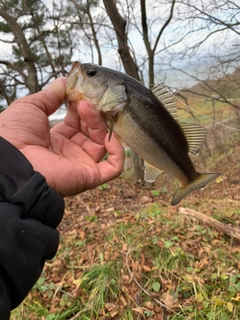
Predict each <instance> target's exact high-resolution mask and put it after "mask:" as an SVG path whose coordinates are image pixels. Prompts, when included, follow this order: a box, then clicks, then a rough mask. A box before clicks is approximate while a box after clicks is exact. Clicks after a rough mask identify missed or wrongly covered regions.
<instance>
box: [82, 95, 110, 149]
mask: <svg viewBox="0 0 240 320" xmlns="http://www.w3.org/2000/svg"><path fill="white" fill-rule="evenodd" d="M77 110H78V114H79V116H80V118H81V131H82V132H84V133H85V134H86V135H87V136H89V137H90V138H91V140H93V141H95V142H97V143H99V144H104V140H105V136H106V133H107V126H106V124H105V121H104V119H103V117H102V116H101V114H100V113H99V112H98V111H95V110H94V109H92V107H91V105H90V104H89V103H88V102H87V101H83V100H82V101H80V102H79V103H78V104H77Z"/></svg>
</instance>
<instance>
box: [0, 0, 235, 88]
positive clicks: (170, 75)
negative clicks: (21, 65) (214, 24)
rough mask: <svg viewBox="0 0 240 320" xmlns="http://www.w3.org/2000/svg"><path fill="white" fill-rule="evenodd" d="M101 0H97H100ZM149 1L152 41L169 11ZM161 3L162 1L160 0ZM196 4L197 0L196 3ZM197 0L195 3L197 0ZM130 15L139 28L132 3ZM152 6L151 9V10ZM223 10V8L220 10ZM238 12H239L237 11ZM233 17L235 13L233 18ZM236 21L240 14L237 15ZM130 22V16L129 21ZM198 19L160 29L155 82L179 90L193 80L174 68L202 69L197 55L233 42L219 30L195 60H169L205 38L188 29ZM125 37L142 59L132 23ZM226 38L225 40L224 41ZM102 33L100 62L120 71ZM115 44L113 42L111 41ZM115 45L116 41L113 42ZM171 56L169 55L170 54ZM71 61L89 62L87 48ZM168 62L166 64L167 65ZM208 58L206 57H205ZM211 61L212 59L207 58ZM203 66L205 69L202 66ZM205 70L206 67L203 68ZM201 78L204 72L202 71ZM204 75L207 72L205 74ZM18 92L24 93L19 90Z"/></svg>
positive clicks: (7, 54)
mask: <svg viewBox="0 0 240 320" xmlns="http://www.w3.org/2000/svg"><path fill="white" fill-rule="evenodd" d="M124 2H125V3H126V2H127V3H128V4H130V3H131V2H132V1H131V0H124ZM195 2H196V1H194V0H193V1H191V3H193V4H194V3H195ZM208 2H210V0H206V1H204V4H207V3H208ZM100 3H101V1H100ZM147 3H148V4H149V7H148V10H147V15H148V18H149V25H148V26H149V29H151V37H152V42H154V36H156V34H157V33H158V32H159V30H160V28H161V27H162V25H163V23H164V22H165V21H166V18H167V16H168V14H169V1H166V4H165V5H163V4H161V6H160V5H158V4H159V3H160V1H158V0H154V1H153V0H149V1H148V2H147ZM161 3H163V1H161ZM196 3H197V2H196ZM198 3H199V2H198ZM222 3H223V1H221V0H220V1H219V6H220V5H221V4H222ZM235 3H239V5H240V0H235ZM132 8H133V9H132V10H133V12H134V16H135V18H136V20H137V21H138V26H139V28H140V29H141V25H140V24H139V18H140V15H139V12H140V11H139V6H137V5H135V6H133V7H132ZM152 8H153V9H154V10H152ZM102 12H103V10H102V9H97V10H95V12H94V15H95V16H98V15H99V14H101V13H102ZM222 12H224V11H222ZM222 12H221V11H219V12H217V13H216V16H217V17H220V18H221V15H224V14H225V15H226V16H227V14H228V12H226V13H222ZM122 14H126V11H123V12H122ZM239 15H240V14H239ZM235 19H238V18H237V15H236V17H235ZM239 20H240V17H239ZM131 21H132V22H133V19H132V20H131ZM200 23H202V21H201V20H194V22H192V23H188V21H187V20H186V21H182V22H175V23H174V24H171V26H170V27H169V28H168V29H167V30H166V31H165V32H164V34H163V37H162V40H161V41H160V43H159V46H158V48H157V51H161V50H162V49H163V48H167V47H168V49H167V50H166V51H165V53H164V52H160V53H159V54H158V55H157V56H156V58H155V73H156V80H157V81H164V82H166V84H167V85H168V86H170V87H172V88H178V89H181V88H182V87H184V86H191V85H192V84H194V81H193V80H192V79H191V78H189V77H188V76H187V75H185V74H183V73H180V72H179V71H176V70H174V68H183V70H184V71H185V72H190V73H194V69H196V67H198V69H199V70H200V71H203V69H204V68H205V67H206V65H207V60H206V59H205V60H204V59H200V57H201V56H203V55H206V54H208V52H209V53H210V51H211V52H213V51H214V50H215V53H217V54H219V52H222V53H223V52H224V51H226V50H227V49H229V47H231V45H232V43H234V41H237V39H238V37H239V36H238V35H237V34H236V33H234V32H229V31H228V32H227V31H225V32H222V33H221V36H220V34H219V33H215V34H213V35H212V36H211V37H209V38H208V39H207V40H206V41H205V42H204V43H203V44H202V45H201V47H200V49H199V50H198V51H197V57H198V60H196V58H194V57H196V56H194V55H193V56H185V57H184V56H182V58H181V57H180V58H179V56H178V58H172V59H171V60H169V56H168V54H171V55H175V56H176V57H177V55H176V54H177V53H178V52H180V51H181V50H183V49H186V48H189V47H191V46H193V45H194V44H196V43H197V42H199V41H201V39H204V37H206V35H207V33H209V31H212V30H210V29H211V27H209V28H210V29H208V28H206V29H203V28H202V29H201V30H200V31H198V32H192V31H193V30H194V29H197V28H200V27H201V24H200ZM129 30H130V31H129V39H130V42H131V45H132V47H133V48H134V54H135V55H136V57H137V60H138V61H139V62H140V63H141V62H142V61H144V60H145V59H146V49H145V46H144V42H143V39H142V35H141V33H140V32H139V30H138V29H137V28H136V26H134V24H132V25H129ZM186 32H188V33H189V36H188V37H187V38H184V39H182V40H181V41H179V40H180V39H181V38H182V37H183V34H184V33H186ZM226 39H227V41H226ZM106 40H107V38H106V35H105V38H104V39H103V40H102V48H103V64H104V65H105V66H107V67H110V68H114V69H120V70H121V71H124V70H123V69H122V68H120V67H119V55H118V53H117V50H116V49H115V48H112V47H111V46H109V45H106V42H105V43H104V44H103V42H104V41H106ZM115 43H116V41H115ZM173 43H176V44H175V46H172V47H171V45H172V44H173ZM226 43H228V46H226ZM116 44H117V43H116ZM172 57H173V56H172ZM0 59H9V60H11V46H10V45H9V44H4V43H1V52H0ZM74 60H81V61H82V62H90V61H92V56H91V51H90V50H89V51H87V49H86V48H85V47H83V46H82V45H80V46H79V49H78V50H76V51H75V53H74V56H73V61H74ZM169 61H170V64H169ZM209 61H210V60H209ZM211 61H212V60H211ZM94 62H97V58H96V54H95V57H94ZM146 65H147V64H145V68H144V69H143V74H144V75H145V79H146V85H148V84H147V72H146ZM205 69H206V68H205ZM207 70H208V68H207ZM202 74H203V77H204V76H205V75H204V72H202ZM206 76H207V74H206ZM22 94H25V92H23V93H22Z"/></svg>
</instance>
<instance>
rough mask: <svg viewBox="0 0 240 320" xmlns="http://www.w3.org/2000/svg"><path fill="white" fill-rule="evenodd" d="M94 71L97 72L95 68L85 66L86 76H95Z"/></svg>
mask: <svg viewBox="0 0 240 320" xmlns="http://www.w3.org/2000/svg"><path fill="white" fill-rule="evenodd" d="M96 73H97V70H96V68H94V67H89V68H87V75H88V76H90V77H93V76H95V74H96Z"/></svg>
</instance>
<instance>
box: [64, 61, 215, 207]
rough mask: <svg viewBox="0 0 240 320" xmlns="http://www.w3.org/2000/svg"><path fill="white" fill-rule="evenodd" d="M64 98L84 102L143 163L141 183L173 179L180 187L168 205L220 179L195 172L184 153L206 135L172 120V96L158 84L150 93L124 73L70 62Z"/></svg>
mask: <svg viewBox="0 0 240 320" xmlns="http://www.w3.org/2000/svg"><path fill="white" fill-rule="evenodd" d="M66 99H67V100H69V101H77V100H81V99H84V100H87V101H89V102H90V103H91V104H92V105H93V106H94V107H95V109H96V110H98V111H100V112H101V113H102V115H103V117H104V119H105V121H106V123H107V126H108V128H109V129H110V134H111V132H112V131H113V132H115V133H116V135H117V136H118V137H119V138H120V140H122V141H123V142H124V143H125V144H127V145H128V146H129V147H130V148H131V149H133V150H134V151H135V152H136V153H137V154H138V155H139V156H140V157H141V158H142V159H143V160H144V163H145V172H144V179H145V180H146V181H148V182H153V181H155V179H156V177H157V176H158V175H159V174H160V173H161V172H162V171H165V172H168V173H170V174H171V175H172V176H174V177H175V178H176V179H177V180H178V181H179V187H178V189H177V191H176V192H175V194H174V196H173V199H172V203H171V204H172V205H176V204H177V203H179V202H180V201H181V200H182V199H183V198H184V197H185V196H186V195H188V194H189V193H191V192H192V191H194V190H198V189H202V188H204V187H205V185H206V184H208V183H209V182H211V181H212V180H214V179H215V178H217V177H218V176H219V173H198V172H197V171H196V170H195V167H194V165H193V163H192V161H191V159H190V157H189V155H188V153H189V152H191V153H193V154H197V153H198V152H199V150H200V149H201V147H202V144H203V141H204V139H205V137H206V133H207V131H206V129H205V128H203V127H201V126H199V125H196V124H188V123H181V122H180V121H179V120H178V119H177V116H176V107H175V106H174V101H173V97H172V95H171V93H170V92H169V91H168V90H167V89H166V88H164V87H163V86H162V85H158V86H156V87H155V88H154V89H153V90H152V91H151V90H149V89H147V88H146V87H145V86H144V85H143V84H141V83H140V82H139V81H137V80H136V79H134V78H132V77H130V76H128V75H126V74H124V73H121V72H118V71H115V70H111V69H108V68H105V67H102V66H98V65H95V64H91V63H84V64H81V63H80V62H74V63H73V66H72V69H71V71H70V73H69V76H68V79H67V84H66Z"/></svg>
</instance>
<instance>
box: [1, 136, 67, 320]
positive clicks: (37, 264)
mask: <svg viewBox="0 0 240 320" xmlns="http://www.w3.org/2000/svg"><path fill="white" fill-rule="evenodd" d="M63 211H64V202H63V199H62V197H61V196H60V195H59V194H58V193H57V192H55V191H54V190H53V189H51V188H50V187H49V186H48V185H47V183H46V181H45V178H44V177H43V176H42V175H41V174H40V173H38V172H35V171H34V170H33V168H32V166H31V164H30V163H29V162H28V160H27V159H26V158H25V157H24V156H23V155H22V153H21V152H20V151H18V150H17V149H16V148H15V147H14V146H13V145H11V144H10V143H9V142H7V141H6V140H4V139H3V138H1V137H0V319H1V320H7V319H9V316H10V311H11V310H12V309H14V308H15V307H16V306H17V305H18V304H19V303H20V302H21V301H22V300H23V299H24V298H25V297H26V295H27V294H28V292H29V291H30V290H31V288H32V287H33V285H34V284H35V283H36V281H37V280H38V278H39V276H40V274H41V272H42V269H43V266H44V263H45V260H46V259H52V258H53V257H54V255H55V254H56V252H57V248H58V243H59V234H58V231H57V230H56V227H57V225H58V224H59V223H60V221H61V219H62V216H63Z"/></svg>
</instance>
